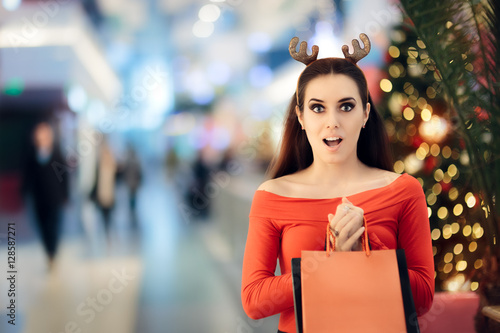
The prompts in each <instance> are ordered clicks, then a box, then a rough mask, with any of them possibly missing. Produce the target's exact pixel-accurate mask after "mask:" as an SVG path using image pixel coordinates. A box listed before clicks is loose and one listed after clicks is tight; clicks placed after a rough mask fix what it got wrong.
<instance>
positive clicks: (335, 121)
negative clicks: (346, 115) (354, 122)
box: [326, 111, 340, 128]
mask: <svg viewBox="0 0 500 333" xmlns="http://www.w3.org/2000/svg"><path fill="white" fill-rule="evenodd" d="M339 127H340V119H339V115H337V114H336V113H335V112H333V111H332V112H329V114H328V117H327V123H326V128H339Z"/></svg>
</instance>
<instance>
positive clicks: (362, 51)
mask: <svg viewBox="0 0 500 333" xmlns="http://www.w3.org/2000/svg"><path fill="white" fill-rule="evenodd" d="M359 39H361V40H362V41H363V44H364V45H365V46H364V47H363V48H361V47H360V46H359V42H358V40H357V39H353V40H352V46H353V47H354V52H353V53H352V54H349V46H347V45H344V46H342V53H344V56H345V58H346V59H347V60H350V61H351V62H352V63H354V64H355V63H357V62H358V61H360V60H361V59H363V58H364V57H366V56H367V55H368V53H369V52H370V49H371V44H370V39H369V38H368V36H367V35H366V34H360V35H359Z"/></svg>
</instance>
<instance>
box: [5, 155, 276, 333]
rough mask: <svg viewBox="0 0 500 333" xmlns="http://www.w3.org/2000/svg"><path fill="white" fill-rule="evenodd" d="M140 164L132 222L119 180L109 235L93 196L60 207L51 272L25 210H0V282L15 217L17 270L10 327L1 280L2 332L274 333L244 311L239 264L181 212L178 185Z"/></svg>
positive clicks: (204, 225)
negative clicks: (60, 234) (142, 174)
mask: <svg viewBox="0 0 500 333" xmlns="http://www.w3.org/2000/svg"><path fill="white" fill-rule="evenodd" d="M148 168H149V170H148V172H147V173H145V175H146V176H145V179H144V182H143V185H142V188H141V191H140V193H139V197H138V208H137V223H136V224H134V221H132V220H131V218H130V214H129V210H128V206H127V203H128V197H127V196H128V194H127V191H126V189H125V188H124V187H123V185H118V186H117V192H116V193H117V205H116V207H115V209H114V212H113V219H112V221H113V228H112V232H111V234H110V236H109V237H108V238H107V237H106V236H104V231H103V228H102V227H101V224H102V222H101V219H100V215H99V212H98V211H97V210H96V209H95V207H94V205H93V204H92V203H90V202H88V201H85V202H81V203H79V204H78V205H77V204H73V205H72V206H71V207H70V208H68V209H67V211H66V213H65V226H64V231H63V239H62V240H61V244H60V248H59V252H58V257H57V260H56V262H55V265H54V267H53V268H52V269H51V270H49V269H48V266H47V262H46V258H45V255H44V252H43V249H42V247H41V244H40V242H39V241H38V237H37V233H36V230H35V228H34V227H33V223H32V222H31V219H30V215H29V213H27V212H26V211H23V212H20V213H16V214H10V215H6V214H3V215H2V216H0V222H1V223H0V225H1V226H5V227H4V229H5V230H1V231H0V241H1V242H2V243H1V244H0V245H1V247H0V269H1V271H2V272H5V273H4V274H3V275H2V276H1V278H2V280H4V281H5V279H6V278H7V277H9V276H7V277H4V275H7V248H6V246H5V240H6V238H5V237H6V233H7V227H6V224H7V223H8V222H10V223H15V224H16V225H15V227H16V269H17V273H16V285H15V291H16V296H15V301H16V303H15V304H16V317H15V325H12V324H9V322H8V321H9V320H10V319H9V317H8V316H7V314H8V312H7V311H8V310H7V308H6V307H7V302H8V301H9V300H10V299H11V297H9V296H8V288H9V286H8V284H9V283H4V282H3V281H2V283H1V284H0V306H1V308H0V328H1V332H6V333H7V332H8V333H14V332H16V333H17V332H26V333H32V332H33V333H35V332H36V333H83V332H92V333H101V332H102V333H104V332H119V333H133V332H138V333H156V332H172V333H191V332H205V333H212V332H213V333H229V332H245V333H246V332H248V333H250V332H255V333H259V332H276V330H277V317H276V316H274V317H271V318H266V319H263V320H259V321H254V320H251V319H249V318H248V317H247V316H246V315H245V313H244V312H243V310H242V307H241V301H240V281H241V262H240V261H239V260H231V259H228V258H230V257H228V256H225V255H224V244H223V242H221V241H220V237H219V232H218V230H217V229H216V228H215V224H214V223H213V221H211V219H210V217H209V218H208V219H206V220H202V221H201V220H197V219H191V220H189V221H186V220H185V219H183V218H182V216H181V215H180V213H179V211H180V210H179V208H180V206H179V205H180V203H179V198H180V196H179V191H178V184H176V183H175V182H173V181H170V180H169V179H168V178H167V177H166V175H165V173H164V172H163V170H162V169H161V165H157V166H155V164H151V165H149V166H148ZM77 206H78V207H77ZM27 211H29V209H27ZM241 246H244V244H242V245H241Z"/></svg>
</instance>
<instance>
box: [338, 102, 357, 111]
mask: <svg viewBox="0 0 500 333" xmlns="http://www.w3.org/2000/svg"><path fill="white" fill-rule="evenodd" d="M352 109H354V104H352V103H344V104H342V105H341V106H340V110H342V111H344V112H349V111H352Z"/></svg>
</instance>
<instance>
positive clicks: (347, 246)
mask: <svg viewBox="0 0 500 333" xmlns="http://www.w3.org/2000/svg"><path fill="white" fill-rule="evenodd" d="M364 231H365V227H361V228H359V229H358V230H357V231H356V232H355V233H354V234H353V235H352V236H351V237H349V239H348V240H346V241H345V242H344V244H343V245H342V248H343V249H344V251H350V250H352V249H353V247H354V246H355V245H356V244H357V243H358V242H359V241H360V237H361V235H363V232H364Z"/></svg>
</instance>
